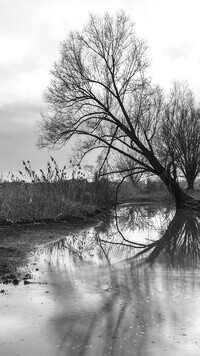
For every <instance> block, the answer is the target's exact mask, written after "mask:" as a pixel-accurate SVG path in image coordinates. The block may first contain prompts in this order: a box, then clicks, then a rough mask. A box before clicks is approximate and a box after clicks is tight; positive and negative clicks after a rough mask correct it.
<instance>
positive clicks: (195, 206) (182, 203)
mask: <svg viewBox="0 0 200 356" xmlns="http://www.w3.org/2000/svg"><path fill="white" fill-rule="evenodd" d="M159 177H160V179H161V180H162V181H163V183H165V185H166V187H167V189H168V191H169V193H170V194H171V195H172V196H173V197H174V199H175V203H176V209H188V210H195V211H199V212H200V201H199V200H196V199H194V198H192V197H191V196H189V195H187V194H186V193H185V192H184V191H183V189H182V188H181V187H180V185H179V183H178V182H177V181H176V180H175V179H173V178H172V176H171V174H170V173H169V172H167V171H166V170H164V171H163V172H162V174H159Z"/></svg>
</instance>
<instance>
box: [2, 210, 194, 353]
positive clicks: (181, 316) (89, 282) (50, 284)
mask: <svg viewBox="0 0 200 356" xmlns="http://www.w3.org/2000/svg"><path fill="white" fill-rule="evenodd" d="M117 222H118V224H117V225H118V226H116V220H115V217H114V212H112V213H111V214H110V215H108V216H107V218H106V219H105V221H104V222H103V223H101V224H99V225H98V226H96V227H90V228H86V229H84V230H83V231H82V232H80V233H78V234H76V233H74V234H73V235H71V236H67V237H65V236H64V232H63V238H61V239H59V240H58V241H56V242H53V243H49V244H46V245H43V246H42V247H41V246H40V247H38V249H37V250H36V252H35V253H34V254H32V255H31V256H30V258H29V267H30V268H31V269H32V275H33V279H32V280H31V282H33V283H30V284H27V285H24V284H23V283H22V282H21V283H20V284H19V285H18V286H13V285H6V286H5V285H3V284H2V285H0V290H1V289H4V290H5V292H6V293H0V305H1V307H0V310H1V311H0V355H2V356H13V355H23V356H33V355H43V356H46V355H48V356H56V355H59V356H73V355H80V356H90V355H91V356H92V355H96V356H98V355H99V356H101V355H105V356H106V355H107V356H108V355H119V356H121V355H124V356H129V355H131V356H132V355H134V356H139V355H141V356H146V355H148V356H160V355H167V356H169V355H173V356H180V355H182V356H194V355H199V354H200V335H199V325H200V278H199V277H200V269H199V253H200V239H199V237H200V219H199V217H198V216H196V215H195V214H193V213H191V214H186V213H181V212H179V213H178V214H175V211H174V210H173V209H171V208H168V207H161V206H159V207H156V206H153V205H146V206H130V205H125V206H122V207H120V208H119V209H118V220H117ZM19 268H21V269H23V267H22V266H21V267H19Z"/></svg>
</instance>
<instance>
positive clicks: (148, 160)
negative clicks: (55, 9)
mask: <svg viewBox="0 0 200 356" xmlns="http://www.w3.org/2000/svg"><path fill="white" fill-rule="evenodd" d="M146 52H147V46H146V44H145V42H144V41H142V40H140V39H138V37H137V36H136V34H135V32H134V25H133V24H132V22H131V21H130V19H129V18H128V17H127V16H126V15H125V14H124V12H120V13H118V14H117V15H116V16H115V17H111V16H110V15H109V14H107V13H106V14H105V15H104V16H103V17H98V16H93V15H91V16H90V20H89V23H88V25H87V26H86V27H85V29H84V30H83V31H82V32H81V33H80V32H72V33H70V35H69V36H68V37H67V39H66V40H65V41H64V42H63V43H62V45H61V59H60V60H59V61H58V62H57V63H56V64H55V65H54V68H53V70H52V75H53V80H52V82H51V84H50V86H49V88H48V90H47V91H46V94H45V99H46V101H47V103H48V104H49V110H48V112H47V113H46V114H44V115H43V120H42V125H41V138H40V146H41V147H47V146H49V145H55V144H57V145H59V144H60V145H62V144H65V143H66V142H68V141H69V140H70V139H71V138H72V137H79V136H81V138H82V157H83V156H85V155H86V154H87V153H88V152H91V151H92V150H95V149H97V150H98V149H99V148H101V149H102V150H103V152H104V160H103V163H105V164H106V163H107V162H108V161H109V159H110V157H111V156H112V153H113V152H115V153H117V154H118V155H119V156H120V155H121V156H124V157H126V158H128V159H130V160H132V161H133V162H134V164H135V166H136V167H137V171H136V173H141V172H150V173H152V174H155V175H157V176H159V177H160V178H161V179H162V181H163V182H164V183H165V184H166V186H167V188H168V190H169V191H170V192H171V193H172V195H173V196H174V198H175V200H176V205H177V207H183V206H185V204H186V205H188V200H189V201H191V198H189V197H188V196H187V195H186V194H185V193H184V192H183V190H182V189H181V188H180V186H179V184H178V183H177V182H176V180H175V179H174V177H173V176H172V174H171V173H170V172H169V171H168V170H167V169H166V167H165V166H164V165H163V164H162V163H161V162H160V161H159V157H158V156H157V153H156V148H155V142H157V137H156V136H157V135H158V134H159V132H158V124H159V122H160V116H161V114H162V110H163V95H162V91H161V89H160V88H158V87H153V86H152V84H151V81H150V79H149V78H148V76H147V68H148V66H149V61H148V58H147V54H146ZM110 173H111V172H110ZM129 174H130V172H129V171H127V176H128V175H129ZM189 204H190V203H189ZM192 205H193V204H192Z"/></svg>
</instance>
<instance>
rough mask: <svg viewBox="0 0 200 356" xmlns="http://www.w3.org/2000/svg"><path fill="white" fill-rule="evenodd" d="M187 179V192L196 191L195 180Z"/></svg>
mask: <svg viewBox="0 0 200 356" xmlns="http://www.w3.org/2000/svg"><path fill="white" fill-rule="evenodd" d="M186 179H187V190H194V181H195V179H194V178H192V177H186Z"/></svg>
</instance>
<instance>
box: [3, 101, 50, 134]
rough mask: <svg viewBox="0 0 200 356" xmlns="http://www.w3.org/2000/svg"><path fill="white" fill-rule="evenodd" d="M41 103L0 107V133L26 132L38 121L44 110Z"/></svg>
mask: <svg viewBox="0 0 200 356" xmlns="http://www.w3.org/2000/svg"><path fill="white" fill-rule="evenodd" d="M44 108H45V104H44V103H42V102H37V101H36V102H27V101H26V102H12V103H6V104H4V105H1V106H0V132H1V133H6V132H14V131H20V130H24V129H25V130H26V129H27V127H29V128H30V127H31V129H32V130H33V124H34V123H35V122H36V121H37V120H39V118H40V113H41V112H42V111H43V110H44Z"/></svg>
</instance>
